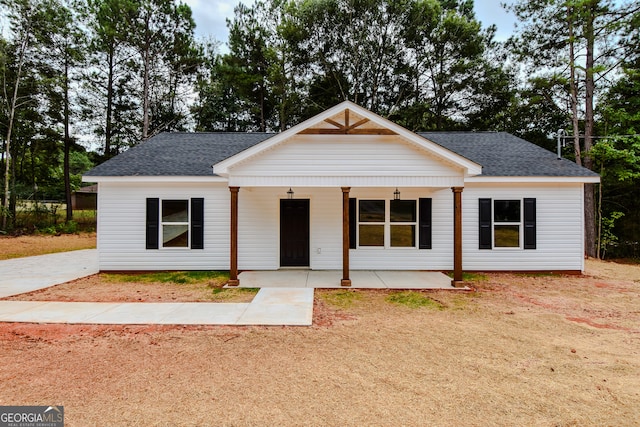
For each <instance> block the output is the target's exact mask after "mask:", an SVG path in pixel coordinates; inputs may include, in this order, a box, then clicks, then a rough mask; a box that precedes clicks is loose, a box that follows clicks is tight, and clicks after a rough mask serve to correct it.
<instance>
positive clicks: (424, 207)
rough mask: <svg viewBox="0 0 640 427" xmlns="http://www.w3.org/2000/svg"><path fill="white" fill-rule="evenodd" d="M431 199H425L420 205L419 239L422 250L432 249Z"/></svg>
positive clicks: (421, 200)
mask: <svg viewBox="0 0 640 427" xmlns="http://www.w3.org/2000/svg"><path fill="white" fill-rule="evenodd" d="M431 204H432V202H431V199H430V198H429V199H427V198H423V199H420V200H419V205H418V210H419V213H418V230H419V231H418V235H419V237H418V239H419V246H418V247H419V248H420V249H431V235H432V232H431Z"/></svg>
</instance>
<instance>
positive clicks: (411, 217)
mask: <svg viewBox="0 0 640 427" xmlns="http://www.w3.org/2000/svg"><path fill="white" fill-rule="evenodd" d="M358 202H359V203H358V246H360V247H392V248H415V247H416V228H417V221H416V218H417V212H416V209H417V203H416V201H415V200H390V201H389V203H387V201H386V200H358Z"/></svg>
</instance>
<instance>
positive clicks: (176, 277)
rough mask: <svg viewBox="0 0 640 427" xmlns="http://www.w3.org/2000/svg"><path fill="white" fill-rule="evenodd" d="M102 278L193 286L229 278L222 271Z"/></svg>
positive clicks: (124, 275) (173, 272)
mask: <svg viewBox="0 0 640 427" xmlns="http://www.w3.org/2000/svg"><path fill="white" fill-rule="evenodd" d="M104 276H105V278H106V279H107V280H109V281H112V282H132V283H151V282H159V283H177V284H194V283H202V282H207V281H212V280H213V281H220V282H222V281H226V280H228V278H229V273H227V272H223V271H161V272H157V273H140V274H105V275H104Z"/></svg>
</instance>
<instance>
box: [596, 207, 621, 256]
mask: <svg viewBox="0 0 640 427" xmlns="http://www.w3.org/2000/svg"><path fill="white" fill-rule="evenodd" d="M623 216H624V213H622V212H611V213H610V214H609V216H607V217H603V218H602V231H601V233H600V245H599V246H600V258H602V259H604V258H605V256H606V254H607V251H608V250H610V249H613V248H615V247H616V246H618V236H616V235H615V234H613V229H614V226H615V224H616V221H617V220H619V219H620V218H622V217H623Z"/></svg>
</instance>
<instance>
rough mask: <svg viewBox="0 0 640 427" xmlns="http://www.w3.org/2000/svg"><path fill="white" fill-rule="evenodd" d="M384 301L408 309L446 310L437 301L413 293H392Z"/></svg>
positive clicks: (418, 293)
mask: <svg viewBox="0 0 640 427" xmlns="http://www.w3.org/2000/svg"><path fill="white" fill-rule="evenodd" d="M385 300H386V301H388V302H391V303H393V304H398V305H404V306H407V307H410V308H419V307H427V308H431V309H434V310H444V309H445V308H446V307H445V306H444V305H443V304H441V303H439V302H438V301H435V300H433V299H431V298H429V297H428V296H426V295H423V294H421V293H420V292H415V291H402V292H394V293H392V294H391V295H389V296H388V297H386V298H385Z"/></svg>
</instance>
